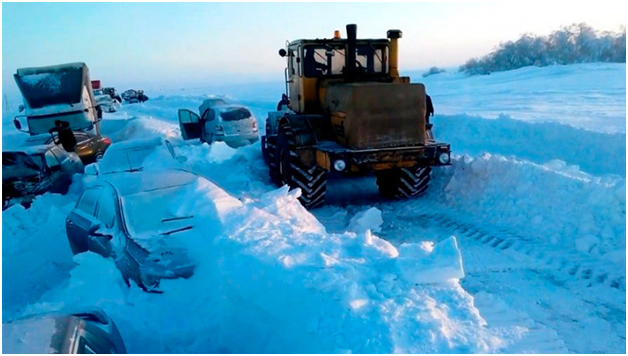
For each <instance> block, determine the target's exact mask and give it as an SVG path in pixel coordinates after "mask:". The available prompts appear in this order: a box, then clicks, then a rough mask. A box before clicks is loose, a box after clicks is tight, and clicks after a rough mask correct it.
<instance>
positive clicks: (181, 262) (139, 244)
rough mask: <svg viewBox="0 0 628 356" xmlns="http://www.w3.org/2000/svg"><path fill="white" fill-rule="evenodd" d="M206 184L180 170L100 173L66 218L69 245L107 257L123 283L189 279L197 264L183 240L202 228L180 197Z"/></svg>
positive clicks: (148, 286)
mask: <svg viewBox="0 0 628 356" xmlns="http://www.w3.org/2000/svg"><path fill="white" fill-rule="evenodd" d="M207 183H208V181H207V180H206V179H205V178H203V177H201V176H199V175H196V174H194V173H191V172H188V171H185V170H178V169H166V170H160V171H158V172H155V171H150V170H149V171H135V172H130V173H126V172H122V173H113V174H107V175H101V176H100V178H99V179H97V180H96V181H95V182H94V183H93V184H91V185H89V186H88V187H87V188H86V189H85V191H84V192H83V193H82V194H81V197H80V198H79V200H78V202H77V203H76V206H75V208H74V209H73V210H72V211H71V212H70V214H69V215H68V217H67V219H66V231H67V236H68V240H69V242H70V247H71V248H72V251H73V253H74V254H78V253H81V252H85V251H92V252H95V253H98V254H100V255H102V256H104V257H111V258H112V259H113V260H114V261H115V263H116V266H117V267H118V269H119V270H120V271H121V272H122V275H123V277H124V279H125V281H126V282H127V284H129V285H130V281H134V282H135V283H136V284H137V285H138V286H139V287H141V288H142V289H143V290H145V291H158V288H159V283H160V280H161V279H176V278H188V277H190V276H191V275H192V274H193V272H194V268H195V264H194V263H192V261H191V259H190V258H189V257H188V254H187V249H186V248H185V247H184V246H185V245H184V243H182V241H185V239H186V238H187V239H189V238H190V237H191V236H194V235H193V234H197V233H199V232H201V233H202V232H203V231H196V230H197V229H196V228H195V227H196V226H197V225H198V224H199V223H200V222H199V221H197V219H196V218H195V215H197V214H198V211H196V208H194V206H193V205H189V204H184V203H182V201H185V200H186V199H182V198H183V197H186V196H189V195H190V194H194V192H196V191H197V189H199V187H200V186H202V185H203V184H207Z"/></svg>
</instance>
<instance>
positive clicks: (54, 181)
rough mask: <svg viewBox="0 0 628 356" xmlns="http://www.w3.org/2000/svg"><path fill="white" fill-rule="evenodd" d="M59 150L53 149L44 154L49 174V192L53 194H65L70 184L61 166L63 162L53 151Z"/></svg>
mask: <svg viewBox="0 0 628 356" xmlns="http://www.w3.org/2000/svg"><path fill="white" fill-rule="evenodd" d="M55 148H56V149H59V148H58V147H53V148H52V149H49V150H48V151H46V152H45V153H44V160H45V161H46V170H47V172H48V182H47V183H48V184H47V185H48V187H49V188H48V190H49V191H50V192H52V193H64V192H66V190H67V188H68V187H69V184H70V183H71V179H70V181H68V178H67V176H66V174H65V172H64V170H63V167H62V166H61V161H60V160H59V158H57V155H55V154H53V153H52V152H53V151H52V150H53V149H55Z"/></svg>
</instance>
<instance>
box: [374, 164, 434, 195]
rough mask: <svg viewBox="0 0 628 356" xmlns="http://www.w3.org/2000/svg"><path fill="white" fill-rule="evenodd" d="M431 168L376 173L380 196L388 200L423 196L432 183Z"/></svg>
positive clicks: (398, 169) (394, 169) (389, 170)
mask: <svg viewBox="0 0 628 356" xmlns="http://www.w3.org/2000/svg"><path fill="white" fill-rule="evenodd" d="M431 171H432V170H431V167H429V166H428V167H421V166H418V167H412V168H393V169H388V170H385V171H380V172H376V173H375V177H376V178H377V186H378V188H379V194H380V195H381V196H382V197H384V198H387V199H393V198H410V197H418V196H421V195H423V194H424V193H425V191H427V187H428V185H429V183H430V172H431Z"/></svg>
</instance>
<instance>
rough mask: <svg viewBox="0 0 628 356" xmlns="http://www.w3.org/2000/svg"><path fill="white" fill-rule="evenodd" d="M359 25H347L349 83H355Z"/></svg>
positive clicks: (346, 65)
mask: <svg viewBox="0 0 628 356" xmlns="http://www.w3.org/2000/svg"><path fill="white" fill-rule="evenodd" d="M357 33H358V25H354V24H351V25H347V51H348V53H347V56H346V59H347V63H345V68H347V81H349V82H353V81H354V80H355V62H356V55H355V52H356V47H357V45H356V42H357Z"/></svg>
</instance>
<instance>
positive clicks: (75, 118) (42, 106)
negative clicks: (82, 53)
mask: <svg viewBox="0 0 628 356" xmlns="http://www.w3.org/2000/svg"><path fill="white" fill-rule="evenodd" d="M14 78H15V82H16V83H17V86H18V88H19V89H20V92H21V93H22V97H23V99H24V105H21V106H20V112H23V114H22V115H18V116H16V117H15V119H14V124H15V127H16V128H17V129H18V130H21V131H24V132H28V133H29V134H30V135H32V136H34V135H39V134H47V133H48V130H50V129H51V128H53V127H54V126H55V124H54V123H55V121H56V120H62V121H67V122H68V123H69V124H70V128H71V129H72V130H73V131H83V132H87V133H91V134H93V135H98V134H100V127H99V122H100V120H101V119H102V111H101V110H100V108H98V104H97V103H96V100H95V99H94V94H93V92H92V83H91V80H90V78H89V68H88V67H87V65H86V64H85V63H81V62H79V63H67V64H59V65H54V66H47V67H33V68H20V69H18V70H17V73H15V75H14ZM21 117H24V118H26V123H27V125H28V130H23V129H22V124H21V122H20V120H19V118H21Z"/></svg>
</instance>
